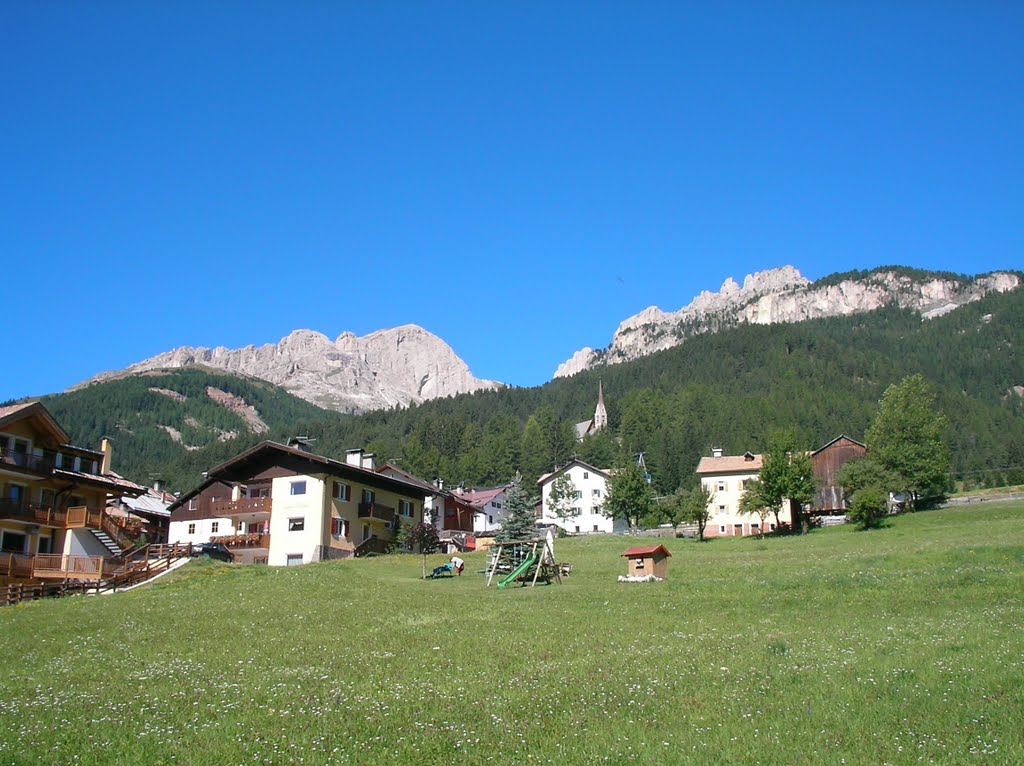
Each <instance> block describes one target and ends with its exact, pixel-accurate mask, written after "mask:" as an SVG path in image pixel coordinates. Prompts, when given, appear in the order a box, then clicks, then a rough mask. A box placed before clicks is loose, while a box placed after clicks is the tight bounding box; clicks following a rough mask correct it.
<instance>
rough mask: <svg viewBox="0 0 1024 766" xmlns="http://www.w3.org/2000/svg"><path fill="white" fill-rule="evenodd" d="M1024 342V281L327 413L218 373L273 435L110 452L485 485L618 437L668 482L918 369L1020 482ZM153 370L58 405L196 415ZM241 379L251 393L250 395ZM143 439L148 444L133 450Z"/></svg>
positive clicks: (998, 467)
mask: <svg viewBox="0 0 1024 766" xmlns="http://www.w3.org/2000/svg"><path fill="white" fill-rule="evenodd" d="M1022 347H1024V292H1021V291H1015V292H1011V293H1006V294H1001V295H991V296H989V297H987V298H985V299H983V300H980V301H978V302H976V303H972V304H970V305H967V306H964V307H961V308H960V309H957V310H956V311H954V312H952V313H950V314H948V315H946V316H943V317H940V318H938V319H934V320H930V321H925V322H922V320H921V318H920V316H919V315H918V314H916V313H914V312H910V311H903V310H899V309H895V308H888V309H883V310H880V311H877V312H873V313H870V314H861V315H856V316H852V317H845V318H832V319H825V320H815V321H809V322H802V323H799V324H786V325H771V326H743V327H738V328H735V329H731V330H726V331H723V332H720V333H718V334H715V335H705V336H699V337H696V338H692V339H690V340H688V341H687V342H686V343H684V344H683V345H681V346H679V347H676V348H673V349H670V350H668V351H664V352H661V353H658V354H655V355H652V356H649V357H646V358H643V359H640V360H637V361H635V362H630V363H626V364H621V365H615V366H612V367H606V368H602V369H600V370H599V371H593V372H586V373H582V374H579V375H577V376H574V377H572V378H565V379H560V380H556V381H553V382H551V383H548V384H547V385H544V386H541V387H537V388H529V389H516V388H510V389H504V390H499V391H486V392H478V393H475V394H471V395H465V396H459V397H455V398H450V399H442V400H436V401H432V402H428V403H425V404H422V405H419V406H417V407H412V408H409V409H404V410H391V411H386V412H376V413H370V414H367V415H362V416H357V417H352V416H338V415H334V414H332V413H326V412H323V411H320V410H317V409H316V408H314V407H312V406H310V405H306V404H305V403H303V402H301V401H299V400H296V399H294V397H288V396H287V395H283V394H280V393H279V392H277V393H275V390H274V389H273V387H272V386H269V385H265V384H259V383H252V382H251V381H239V382H237V384H233V383H229V382H228V381H231V380H232V379H231V378H230V377H228V376H222V375H218V376H216V378H217V380H218V381H219V382H218V383H216V384H215V385H217V386H218V387H219V388H222V389H225V390H230V391H231V392H232V393H238V394H239V395H242V396H244V397H245V398H246V400H247V401H250V403H253V404H254V405H255V406H256V408H257V410H259V412H260V413H261V415H262V417H263V418H264V419H265V420H266V421H267V424H268V426H269V430H268V431H267V432H266V433H264V434H254V433H251V432H246V433H244V434H243V435H242V436H239V437H238V438H236V439H233V440H230V441H218V440H217V437H216V434H215V433H214V431H212V430H210V428H220V429H223V430H232V429H234V428H235V426H234V425H230V424H228V423H227V422H225V421H222V420H215V419H214V415H213V414H212V412H211V414H210V418H211V420H209V421H208V422H209V423H210V424H211V425H210V426H208V430H207V432H206V433H207V435H206V441H207V443H208V446H205V447H204V448H203V449H199V450H185V449H184V447H183V446H182V445H180V444H177V443H175V442H174V441H173V440H172V439H171V438H170V437H167V438H161V439H149V438H147V439H145V440H142V441H140V442H139V443H138V447H136V443H135V442H133V441H132V440H125V439H124V438H120V439H119V443H118V452H117V455H116V459H115V463H116V465H117V466H119V467H120V470H122V471H123V472H124V473H126V474H128V475H129V476H131V477H132V478H136V479H138V480H140V481H147V480H148V478H149V476H151V475H153V474H154V473H161V474H162V475H163V476H164V477H166V478H168V479H169V480H170V481H171V488H172V489H176V490H184V489H187V488H189V487H191V486H192V485H193V484H195V483H197V482H198V481H199V478H200V476H201V473H202V471H204V470H206V469H207V468H209V467H211V466H213V465H215V464H217V463H218V462H220V461H222V460H224V459H227V458H229V457H231V456H232V455H234V454H236V453H237V452H239V451H240V450H242V449H244V448H245V447H247V446H249V445H250V444H252V443H255V442H256V441H258V440H260V439H263V438H273V439H286V438H287V437H288V436H294V435H298V434H302V435H309V436H312V437H314V438H316V439H317V441H316V443H315V444H314V448H315V449H316V451H317V452H319V453H321V454H326V455H333V456H338V457H340V456H341V455H342V454H343V452H344V450H345V449H347V448H351V447H356V446H360V447H367V448H369V449H372V450H375V451H376V452H377V453H378V455H379V456H381V457H383V458H387V459H393V460H397V461H398V462H399V463H400V464H401V465H402V466H403V467H404V468H406V469H407V470H410V471H412V472H414V473H416V474H418V475H421V476H423V477H425V478H433V477H435V476H441V477H443V478H444V479H445V480H446V481H447V482H449V483H458V482H466V483H468V484H489V483H499V482H503V481H506V480H507V479H508V477H509V476H510V475H511V473H512V472H513V471H514V470H516V469H517V468H519V469H521V470H522V471H523V473H524V474H525V475H526V477H527V478H528V479H529V480H533V479H535V478H536V477H537V476H538V475H539V474H540V473H541V472H543V471H547V470H550V468H551V467H552V465H553V464H554V463H556V462H558V461H562V460H565V459H567V458H568V457H570V456H571V455H572V454H573V453H574V452H575V453H576V454H578V455H579V456H580V457H582V458H584V459H587V460H590V461H592V462H594V463H597V464H601V465H607V464H609V463H611V461H612V460H614V458H615V454H616V452H617V451H619V450H621V451H624V452H627V453H634V452H637V451H641V450H643V451H645V452H646V453H647V463H648V466H649V467H650V470H651V473H652V474H653V478H654V484H655V488H656V489H657V490H658V491H659V492H670V491H672V490H674V489H676V488H677V487H678V486H680V485H682V484H685V483H687V482H689V481H692V480H693V470H694V468H695V466H696V464H697V461H698V459H699V457H700V456H701V455H702V454H707V453H708V450H709V449H710V448H711V446H712V445H714V446H721V447H723V448H724V449H725V450H726V451H727V452H733V453H736V452H742V451H744V450H748V449H749V450H752V451H757V450H762V449H764V448H765V446H766V442H767V439H768V437H769V436H770V434H771V433H772V432H773V430H775V429H778V428H791V429H794V430H795V431H796V434H797V438H798V440H799V442H800V443H801V445H802V446H804V447H807V448H815V447H817V446H820V445H821V444H823V443H824V442H825V441H827V440H828V439H831V438H832V437H834V436H836V435H838V434H839V433H846V434H848V435H850V436H852V437H854V438H857V439H862V438H863V437H864V431H865V429H866V428H867V425H868V423H869V421H870V419H871V417H872V415H873V414H874V412H875V409H876V407H877V403H878V400H879V399H880V397H881V395H882V392H883V391H884V390H885V388H886V387H887V386H888V385H890V384H891V383H894V382H897V381H899V380H900V379H901V378H903V377H904V376H906V375H909V374H912V373H917V372H919V373H922V374H923V375H924V376H925V377H926V378H927V379H928V380H929V381H931V382H932V383H933V384H934V386H935V391H936V394H937V405H938V407H939V408H941V409H942V410H943V411H944V412H945V414H946V415H947V417H948V418H949V421H950V424H951V425H950V434H949V438H950V445H951V450H952V455H953V469H954V473H955V475H956V477H957V478H960V479H966V480H968V481H970V482H973V483H977V484H999V483H1003V482H1005V481H1013V482H1019V481H1024V399H1022V397H1021V394H1020V391H1022V390H1024V389H1018V390H1017V391H1015V390H1014V387H1015V386H1018V387H1019V386H1024V357H1022ZM190 374H191V375H194V376H195V378H194V379H193V378H189V377H188V375H190ZM176 375H185V376H186V377H185V378H184V379H185V380H189V381H190V382H189V385H190V386H192V388H191V389H189V390H203V389H204V387H205V386H206V385H214V384H212V383H209V382H208V380H209V379H212V378H213V377H214V376H210V375H209V374H207V373H203V372H202V371H183V372H182V373H176ZM204 376H205V377H204ZM599 378H600V379H602V380H603V382H604V387H605V395H606V403H607V406H608V411H609V417H610V429H609V430H610V431H611V432H612V433H606V432H605V433H601V434H599V435H598V436H596V437H593V438H591V439H588V440H587V441H586V442H584V443H582V444H578V443H576V442H575V441H574V440H573V438H572V430H571V428H572V424H573V423H575V422H577V421H581V420H586V419H589V418H590V417H591V416H592V415H593V411H594V405H595V404H596V398H597V387H598V379H599ZM157 380H158V379H156V378H141V379H136V381H137V382H132V380H131V379H129V380H124V381H116V382H114V383H107V384H99V385H96V386H93V387H91V388H90V389H86V390H84V391H78V392H74V393H71V394H65V395H61V396H57V397H53V398H52V399H50V400H48V402H47V404H48V406H50V407H51V408H52V409H53V411H54V414H55V415H56V416H57V418H58V419H59V420H60V421H61V422H62V423H64V424H65V425H66V426H67V427H68V429H69V430H70V431H71V432H72V433H73V434H74V436H75V439H76V440H77V441H81V442H82V443H85V444H92V443H94V442H95V441H96V440H97V439H98V437H99V435H100V434H101V433H103V432H112V433H114V435H115V438H118V435H119V433H120V434H124V433H128V432H130V431H132V430H133V428H134V430H140V428H139V424H142V423H161V422H163V421H162V420H161V418H169V417H172V416H177V417H178V420H176V421H175V422H176V423H179V424H184V425H187V423H186V422H185V420H184V419H183V418H182V417H181V413H180V412H177V411H176V410H174V408H173V407H171V406H170V405H171V404H172V402H171V400H170V399H168V398H167V397H165V396H162V395H159V394H152V392H149V394H147V393H146V389H147V388H150V387H156V386H161V387H167V388H171V387H173V386H172V384H171V383H168V382H166V381H165V382H157ZM243 384H244V385H245V386H250V387H252V390H249V389H245V391H246V393H240V392H242V391H243V389H242V388H240V386H242V385H243ZM233 385H234V386H235V387H234V388H233V387H232V386H233ZM116 386H130V388H126V389H125V393H123V394H121V393H117V394H115V393H113V392H114V391H115V389H114V388H111V387H116ZM108 392H110V393H108ZM128 392H131V393H130V394H129V393H128ZM183 393H185V391H184V390H183ZM150 394H152V395H150ZM190 397H191V395H190ZM249 397H252V399H251V400H250V398H249ZM259 397H263V398H259ZM201 398H202V397H199V396H196V397H192V398H190V401H191V400H193V399H196V400H200V399H201ZM149 408H158V410H155V411H151V410H150V409H149ZM205 408H206V405H205V404H204V411H205ZM216 417H217V418H223V417H225V415H224V414H222V413H218V414H217V416H216ZM203 422H204V423H205V422H207V421H203ZM133 424H136V425H134V426H133ZM174 427H175V428H178V429H179V430H181V431H182V434H183V441H184V442H185V443H188V444H192V445H196V444H198V441H197V440H198V439H199V438H200V435H198V434H195V433H193V432H192V431H187V430H186V429H185V428H184V427H183V425H175V426H174ZM114 429H116V430H114ZM185 434H188V438H185ZM136 450H139V451H140V454H133V452H134V451H136Z"/></svg>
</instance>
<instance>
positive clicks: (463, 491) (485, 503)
mask: <svg viewBox="0 0 1024 766" xmlns="http://www.w3.org/2000/svg"><path fill="white" fill-rule="evenodd" d="M454 493H455V495H457V496H458V497H459V499H461V500H463V501H465V502H467V503H469V504H470V505H472V506H473V507H474V508H477V509H478V510H479V511H480V512H479V513H477V514H474V516H473V534H475V535H489V534H493V533H494V532H497V531H498V530H499V529H501V523H502V522H503V521H504V520H505V514H506V510H505V487H458V488H456V489H455V490H454Z"/></svg>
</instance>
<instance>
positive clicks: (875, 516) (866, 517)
mask: <svg viewBox="0 0 1024 766" xmlns="http://www.w3.org/2000/svg"><path fill="white" fill-rule="evenodd" d="M887 500H888V496H887V494H886V492H885V490H884V489H882V488H881V487H879V486H876V485H872V486H868V487H863V488H862V489H858V490H857V491H856V492H854V493H853V498H852V499H851V501H850V510H849V512H848V513H847V514H846V515H847V516H848V517H849V518H850V520H851V521H853V522H854V523H855V524H856V525H857V527H858V528H859V529H872V528H875V527H880V526H882V519H884V518H885V516H886V501H887Z"/></svg>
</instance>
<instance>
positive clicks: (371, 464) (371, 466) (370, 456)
mask: <svg viewBox="0 0 1024 766" xmlns="http://www.w3.org/2000/svg"><path fill="white" fill-rule="evenodd" d="M376 458H377V455H376V454H375V453H373V452H364V453H363V455H362V458H360V460H359V467H360V468H365V469H366V470H368V471H376V470H377V460H376Z"/></svg>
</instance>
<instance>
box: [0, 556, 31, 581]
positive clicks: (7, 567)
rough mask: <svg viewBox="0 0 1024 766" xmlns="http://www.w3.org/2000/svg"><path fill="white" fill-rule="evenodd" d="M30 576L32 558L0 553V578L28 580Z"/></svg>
mask: <svg viewBox="0 0 1024 766" xmlns="http://www.w3.org/2000/svg"><path fill="white" fill-rule="evenodd" d="M31 576H32V556H29V555H28V554H25V553H0V577H18V578H21V579H28V578H30V577H31Z"/></svg>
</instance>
